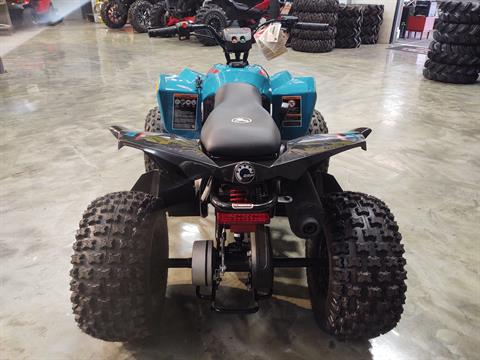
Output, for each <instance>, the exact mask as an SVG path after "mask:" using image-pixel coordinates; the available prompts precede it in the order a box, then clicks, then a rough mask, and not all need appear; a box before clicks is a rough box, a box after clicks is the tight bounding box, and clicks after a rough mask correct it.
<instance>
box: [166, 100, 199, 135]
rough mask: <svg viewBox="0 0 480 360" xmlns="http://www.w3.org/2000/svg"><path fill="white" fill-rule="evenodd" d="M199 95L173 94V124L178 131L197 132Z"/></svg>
mask: <svg viewBox="0 0 480 360" xmlns="http://www.w3.org/2000/svg"><path fill="white" fill-rule="evenodd" d="M197 103H198V95H195V94H173V124H172V128H173V129H177V130H195V128H196V119H197Z"/></svg>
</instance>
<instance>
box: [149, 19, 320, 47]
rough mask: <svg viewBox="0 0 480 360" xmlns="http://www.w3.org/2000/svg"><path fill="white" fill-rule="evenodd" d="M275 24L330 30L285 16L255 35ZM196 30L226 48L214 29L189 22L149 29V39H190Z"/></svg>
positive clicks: (261, 25)
mask: <svg viewBox="0 0 480 360" xmlns="http://www.w3.org/2000/svg"><path fill="white" fill-rule="evenodd" d="M274 22H280V23H281V24H282V27H284V28H286V29H288V30H290V29H292V28H294V29H300V30H314V31H315V30H316V31H325V30H328V28H329V25H328V24H318V23H304V22H299V21H298V18H297V17H296V16H283V17H281V18H280V19H271V20H267V21H266V22H264V23H263V24H260V25H259V26H258V27H257V28H256V29H255V31H253V33H255V32H256V31H257V30H259V29H260V28H263V27H264V26H265V25H268V24H271V23H274ZM195 30H207V32H209V33H210V34H211V36H208V35H205V34H195V33H193V35H196V36H207V37H212V38H214V39H216V40H217V42H218V44H219V45H220V46H222V47H224V41H223V39H222V37H221V36H220V34H218V33H217V31H216V30H215V29H214V28H213V27H211V26H209V25H205V24H191V23H188V22H179V23H177V24H176V25H174V26H169V27H164V28H157V29H149V30H148V36H149V37H169V36H173V35H177V34H178V35H179V36H180V38H181V37H182V36H185V35H186V36H187V38H188V37H189V36H190V33H191V32H192V31H193V32H194V31H195Z"/></svg>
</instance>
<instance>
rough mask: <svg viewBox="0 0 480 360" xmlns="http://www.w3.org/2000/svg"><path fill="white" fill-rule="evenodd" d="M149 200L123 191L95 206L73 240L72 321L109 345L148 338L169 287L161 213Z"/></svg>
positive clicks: (165, 238)
mask: <svg viewBox="0 0 480 360" xmlns="http://www.w3.org/2000/svg"><path fill="white" fill-rule="evenodd" d="M159 205H160V203H159V200H157V199H155V198H153V197H152V196H151V195H148V194H145V193H141V192H133V191H125V192H117V193H111V194H108V195H105V196H102V197H100V198H98V199H96V200H94V201H93V202H92V203H91V204H90V205H89V206H88V208H87V210H86V211H85V213H84V214H83V218H82V220H81V221H80V228H79V229H78V231H77V234H76V237H75V239H76V240H75V243H74V245H73V249H74V254H73V256H72V261H71V262H72V264H73V269H72V270H71V272H70V275H71V282H70V287H71V291H72V296H71V301H72V308H73V312H74V314H75V321H76V322H77V324H78V326H79V327H80V329H82V330H83V331H84V332H85V333H87V334H89V335H91V336H93V337H96V338H98V339H102V340H107V341H131V340H135V339H141V338H145V337H147V336H149V335H150V334H151V333H152V329H153V326H154V324H156V323H158V318H159V315H160V312H161V308H162V306H163V302H164V298H165V290H166V285H167V271H168V269H167V267H166V259H167V258H168V231H167V222H166V216H165V212H164V211H163V210H162V209H160V208H159Z"/></svg>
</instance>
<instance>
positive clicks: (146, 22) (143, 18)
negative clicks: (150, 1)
mask: <svg viewBox="0 0 480 360" xmlns="http://www.w3.org/2000/svg"><path fill="white" fill-rule="evenodd" d="M140 24H141V25H142V26H143V27H144V28H145V29H148V28H149V27H150V11H148V9H147V8H144V9H143V10H142V11H141V13H140Z"/></svg>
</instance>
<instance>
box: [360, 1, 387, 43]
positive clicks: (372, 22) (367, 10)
mask: <svg viewBox="0 0 480 360" xmlns="http://www.w3.org/2000/svg"><path fill="white" fill-rule="evenodd" d="M361 8H362V10H363V20H362V32H361V38H362V44H376V43H377V42H378V35H379V33H380V27H381V26H382V23H383V11H384V6H383V5H361Z"/></svg>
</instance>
